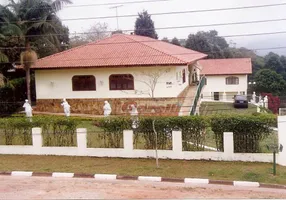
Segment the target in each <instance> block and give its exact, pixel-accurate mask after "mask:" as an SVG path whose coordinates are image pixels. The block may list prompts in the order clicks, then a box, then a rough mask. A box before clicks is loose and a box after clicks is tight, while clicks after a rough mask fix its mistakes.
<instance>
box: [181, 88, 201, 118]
mask: <svg viewBox="0 0 286 200" xmlns="http://www.w3.org/2000/svg"><path fill="white" fill-rule="evenodd" d="M196 91H197V86H190V87H189V88H188V91H187V93H186V96H185V99H184V102H183V104H182V106H181V109H180V112H179V116H190V113H191V111H190V110H191V108H192V107H191V106H192V103H193V102H194V97H195V95H196Z"/></svg>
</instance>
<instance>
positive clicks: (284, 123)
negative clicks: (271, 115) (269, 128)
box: [278, 116, 286, 166]
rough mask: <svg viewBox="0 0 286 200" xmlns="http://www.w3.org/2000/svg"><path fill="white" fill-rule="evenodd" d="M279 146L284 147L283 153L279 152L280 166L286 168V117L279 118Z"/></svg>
mask: <svg viewBox="0 0 286 200" xmlns="http://www.w3.org/2000/svg"><path fill="white" fill-rule="evenodd" d="M278 142H279V143H278V145H279V146H280V144H281V145H282V146H283V151H282V152H279V156H278V164H280V165H282V166H286V116H278Z"/></svg>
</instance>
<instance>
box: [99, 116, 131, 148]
mask: <svg viewBox="0 0 286 200" xmlns="http://www.w3.org/2000/svg"><path fill="white" fill-rule="evenodd" d="M131 123H132V121H131V119H130V118H128V117H109V118H100V119H97V120H95V122H94V125H95V126H98V127H100V128H102V129H103V134H100V135H99V138H100V139H101V140H103V141H104V147H105V148H120V147H122V146H123V131H124V130H128V129H131Z"/></svg>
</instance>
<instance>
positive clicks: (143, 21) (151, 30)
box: [134, 10, 158, 39]
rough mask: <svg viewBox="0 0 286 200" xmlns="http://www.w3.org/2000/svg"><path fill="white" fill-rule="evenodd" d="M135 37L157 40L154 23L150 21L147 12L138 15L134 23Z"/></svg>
mask: <svg viewBox="0 0 286 200" xmlns="http://www.w3.org/2000/svg"><path fill="white" fill-rule="evenodd" d="M134 32H135V35H142V36H147V37H151V38H154V39H158V35H157V33H156V31H155V26H154V22H153V20H152V19H151V15H149V14H148V12H147V11H145V10H144V11H143V12H141V13H138V18H137V19H136V22H135V30H134Z"/></svg>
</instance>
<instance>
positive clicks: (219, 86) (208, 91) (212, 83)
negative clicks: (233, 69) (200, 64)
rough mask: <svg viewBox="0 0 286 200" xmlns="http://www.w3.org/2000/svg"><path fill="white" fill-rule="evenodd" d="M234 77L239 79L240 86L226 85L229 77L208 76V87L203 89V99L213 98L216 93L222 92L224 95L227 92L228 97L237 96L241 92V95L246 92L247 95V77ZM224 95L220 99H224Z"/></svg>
mask: <svg viewBox="0 0 286 200" xmlns="http://www.w3.org/2000/svg"><path fill="white" fill-rule="evenodd" d="M234 76H235V77H238V78H239V84H238V85H226V82H225V79H226V78H227V77H229V76H206V78H207V85H206V86H205V87H204V88H203V92H202V93H203V99H210V97H212V98H213V93H214V92H220V93H222V94H223V93H224V92H226V95H228V96H229V95H233V94H234V93H235V94H237V92H241V94H242V92H245V94H247V87H248V82H247V75H234ZM222 94H221V95H220V96H221V97H220V98H222V96H223V95H222ZM221 100H222V99H221Z"/></svg>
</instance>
